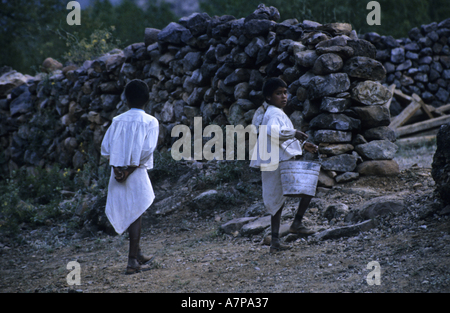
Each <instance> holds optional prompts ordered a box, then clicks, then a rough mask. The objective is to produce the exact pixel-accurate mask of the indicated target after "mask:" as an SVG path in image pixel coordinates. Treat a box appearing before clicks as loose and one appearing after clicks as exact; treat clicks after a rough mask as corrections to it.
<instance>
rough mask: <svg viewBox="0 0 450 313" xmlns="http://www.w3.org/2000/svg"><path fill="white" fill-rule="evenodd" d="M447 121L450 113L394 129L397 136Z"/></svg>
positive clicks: (449, 121)
mask: <svg viewBox="0 0 450 313" xmlns="http://www.w3.org/2000/svg"><path fill="white" fill-rule="evenodd" d="M447 123H450V115H444V116H440V117H436V118H433V119H431V120H426V121H423V122H419V123H415V124H411V125H408V126H403V127H399V128H397V129H395V134H396V136H397V138H398V137H401V136H403V135H407V134H412V133H417V132H419V131H423V130H426V129H430V128H434V127H438V126H441V125H443V124H447Z"/></svg>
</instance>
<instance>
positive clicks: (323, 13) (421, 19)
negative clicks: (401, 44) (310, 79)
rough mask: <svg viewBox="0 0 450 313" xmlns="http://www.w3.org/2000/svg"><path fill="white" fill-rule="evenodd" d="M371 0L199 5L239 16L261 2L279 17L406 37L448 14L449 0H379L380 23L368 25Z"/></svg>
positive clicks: (205, 1)
mask: <svg viewBox="0 0 450 313" xmlns="http://www.w3.org/2000/svg"><path fill="white" fill-rule="evenodd" d="M369 2H370V0H293V1H285V0H266V1H262V0H201V2H200V3H201V4H200V7H201V9H202V10H204V11H205V12H207V13H208V14H210V15H212V16H214V15H223V14H229V15H233V16H234V17H236V18H241V17H245V16H247V15H249V14H250V13H252V12H253V11H254V10H255V8H256V7H257V6H258V4H260V3H264V4H265V5H266V6H274V7H276V8H277V9H278V11H279V12H280V15H281V20H286V19H291V18H296V19H297V20H298V21H299V22H302V21H303V20H312V21H315V22H319V23H322V24H325V23H333V22H343V23H350V24H352V26H353V29H355V30H356V31H357V32H358V33H362V34H363V33H367V32H377V33H379V34H380V35H391V36H393V37H394V38H401V37H407V35H408V31H409V30H410V29H411V28H413V27H419V26H421V25H422V24H429V23H431V22H440V21H442V20H444V19H446V18H448V17H450V1H448V0H394V1H392V0H378V3H379V4H380V7H381V25H373V26H369V25H368V24H367V20H366V18H367V15H368V14H369V13H370V11H371V10H368V9H367V8H366V6H367V4H368V3H369Z"/></svg>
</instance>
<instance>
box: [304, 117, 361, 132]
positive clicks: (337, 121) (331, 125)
mask: <svg viewBox="0 0 450 313" xmlns="http://www.w3.org/2000/svg"><path fill="white" fill-rule="evenodd" d="M309 127H310V128H311V129H333V130H343V131H351V130H357V129H360V127H361V121H360V120H357V119H355V118H351V117H349V116H347V115H345V114H333V113H322V114H320V115H318V116H316V117H315V118H313V119H312V120H311V121H310V122H309Z"/></svg>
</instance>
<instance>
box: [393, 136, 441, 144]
mask: <svg viewBox="0 0 450 313" xmlns="http://www.w3.org/2000/svg"><path fill="white" fill-rule="evenodd" d="M435 139H436V135H432V136H418V137H410V138H402V139H397V141H395V144H396V145H405V146H407V145H416V144H422V143H426V142H432V141H433V140H435Z"/></svg>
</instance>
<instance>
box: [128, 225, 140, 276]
mask: <svg viewBox="0 0 450 313" xmlns="http://www.w3.org/2000/svg"><path fill="white" fill-rule="evenodd" d="M128 235H129V237H130V248H129V252H128V267H133V268H137V267H139V262H138V260H137V256H138V251H139V241H140V239H141V218H140V217H139V218H138V219H137V220H136V221H134V222H133V223H132V224H131V225H130V226H129V227H128Z"/></svg>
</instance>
